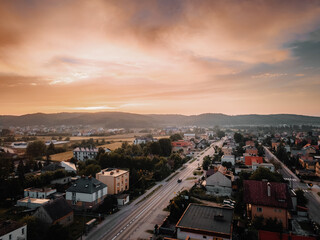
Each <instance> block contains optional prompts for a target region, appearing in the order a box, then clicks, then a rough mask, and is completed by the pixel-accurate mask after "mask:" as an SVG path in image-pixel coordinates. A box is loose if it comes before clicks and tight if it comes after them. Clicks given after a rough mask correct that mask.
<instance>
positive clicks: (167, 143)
mask: <svg viewBox="0 0 320 240" xmlns="http://www.w3.org/2000/svg"><path fill="white" fill-rule="evenodd" d="M159 144H160V148H161V155H162V156H165V157H168V156H170V154H171V152H172V146H171V140H170V139H169V138H162V139H160V140H159Z"/></svg>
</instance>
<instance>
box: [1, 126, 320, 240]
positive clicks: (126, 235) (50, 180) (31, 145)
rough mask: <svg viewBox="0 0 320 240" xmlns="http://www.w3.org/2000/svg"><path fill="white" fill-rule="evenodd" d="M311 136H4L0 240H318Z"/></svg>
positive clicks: (169, 131) (220, 132) (83, 130)
mask: <svg viewBox="0 0 320 240" xmlns="http://www.w3.org/2000/svg"><path fill="white" fill-rule="evenodd" d="M319 146H320V128H319V127H318V126H312V125H274V126H269V125H260V126H234V127H225V126H221V127H219V126H212V127H200V126H180V127H178V126H168V127H162V128H114V129H109V128H104V127H97V126H94V127H93V126H90V125H85V126H84V125H74V126H73V125H61V126H44V125H41V126H23V127H17V126H9V127H2V128H1V130H0V180H1V181H0V239H1V240H5V239H25V240H27V239H35V240H38V239H39V240H40V239H70V240H72V239H106V240H109V239H112V240H114V239H167V240H169V239H239V240H240V239H259V240H267V239H280V240H282V239H297V240H298V239H299V240H300V239H301V240H316V239H319V234H320V225H319V224H320V214H319V207H320V151H319Z"/></svg>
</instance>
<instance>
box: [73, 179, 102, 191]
mask: <svg viewBox="0 0 320 240" xmlns="http://www.w3.org/2000/svg"><path fill="white" fill-rule="evenodd" d="M105 187H107V185H106V184H104V183H102V182H100V181H99V180H97V179H95V178H93V177H82V178H79V179H78V180H77V181H76V182H75V183H73V184H72V185H71V187H69V188H68V189H67V192H78V193H90V194H91V193H94V192H97V191H99V190H101V189H103V188H105Z"/></svg>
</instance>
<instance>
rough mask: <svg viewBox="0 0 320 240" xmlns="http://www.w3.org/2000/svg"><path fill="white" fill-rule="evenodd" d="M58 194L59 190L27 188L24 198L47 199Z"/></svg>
mask: <svg viewBox="0 0 320 240" xmlns="http://www.w3.org/2000/svg"><path fill="white" fill-rule="evenodd" d="M55 192H57V189H52V188H26V189H25V190H24V197H31V198H47V197H48V196H49V195H50V194H53V193H55Z"/></svg>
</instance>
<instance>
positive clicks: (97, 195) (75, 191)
mask: <svg viewBox="0 0 320 240" xmlns="http://www.w3.org/2000/svg"><path fill="white" fill-rule="evenodd" d="M107 193H108V188H107V185H106V184H104V183H102V182H100V181H99V180H97V179H95V178H93V177H81V178H79V179H78V180H77V181H76V182H74V183H73V184H72V185H71V187H69V188H68V189H67V190H66V200H67V202H68V203H69V205H71V207H72V208H75V209H84V208H95V207H97V206H98V205H99V204H101V203H102V202H103V200H104V198H105V197H106V196H107Z"/></svg>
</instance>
